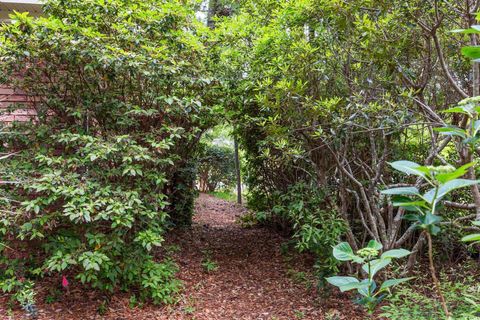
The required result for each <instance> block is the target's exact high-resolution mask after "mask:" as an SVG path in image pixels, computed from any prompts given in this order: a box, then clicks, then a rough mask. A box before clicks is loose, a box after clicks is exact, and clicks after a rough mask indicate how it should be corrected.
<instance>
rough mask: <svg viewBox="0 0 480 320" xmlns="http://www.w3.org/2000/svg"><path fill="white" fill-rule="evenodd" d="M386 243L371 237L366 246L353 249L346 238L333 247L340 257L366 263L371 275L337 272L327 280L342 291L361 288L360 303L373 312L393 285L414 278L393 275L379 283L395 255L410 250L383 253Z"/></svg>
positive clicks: (408, 252) (334, 253)
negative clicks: (364, 276) (347, 274)
mask: <svg viewBox="0 0 480 320" xmlns="http://www.w3.org/2000/svg"><path fill="white" fill-rule="evenodd" d="M382 248H383V246H382V245H381V244H380V243H378V242H377V241H375V240H370V242H369V243H368V245H367V246H366V247H365V248H362V249H360V250H358V251H357V252H353V250H352V248H351V247H350V245H349V244H348V243H347V242H342V243H340V244H338V245H336V246H335V247H334V248H333V256H334V257H335V258H336V259H337V260H339V261H352V262H354V263H357V264H361V265H362V270H363V272H364V273H365V274H366V275H367V277H366V278H365V279H357V278H355V277H346V276H334V277H329V278H326V280H327V281H328V282H329V283H330V284H332V285H334V286H336V287H338V288H339V289H340V291H342V292H344V291H350V290H357V292H358V294H359V295H360V296H361V297H360V299H358V303H360V304H362V305H364V306H365V307H366V308H367V310H368V311H369V312H370V313H372V312H373V311H374V310H375V308H376V306H377V305H378V303H380V302H381V301H382V300H383V299H384V298H385V297H386V295H388V294H390V290H391V288H392V287H394V286H397V285H399V284H401V283H403V282H406V281H408V280H410V279H412V278H401V279H389V280H386V281H384V282H383V283H381V284H380V283H377V282H376V280H375V276H376V275H377V274H378V272H379V271H381V270H382V269H383V268H385V267H386V266H388V265H389V264H390V263H391V262H392V260H393V259H396V258H403V257H405V256H407V255H409V254H410V251H408V250H405V249H392V250H388V251H385V252H383V253H381V250H382Z"/></svg>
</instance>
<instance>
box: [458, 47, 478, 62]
mask: <svg viewBox="0 0 480 320" xmlns="http://www.w3.org/2000/svg"><path fill="white" fill-rule="evenodd" d="M462 54H463V55H464V56H465V57H467V58H470V59H479V58H480V46H466V47H463V48H462Z"/></svg>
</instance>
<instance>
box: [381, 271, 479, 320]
mask: <svg viewBox="0 0 480 320" xmlns="http://www.w3.org/2000/svg"><path fill="white" fill-rule="evenodd" d="M431 290H432V288H428V287H426V286H425V284H422V285H415V286H413V285H412V286H408V287H402V288H399V289H398V290H396V292H395V293H394V294H393V295H392V296H391V297H390V298H389V301H388V304H386V305H385V306H382V307H381V310H382V311H383V312H382V313H381V316H383V317H386V318H388V319H391V320H401V319H412V320H424V319H431V320H434V319H435V320H437V319H447V317H446V316H445V314H444V313H443V311H442V306H441V305H440V303H439V302H438V300H437V299H435V297H432V296H431V295H430V294H429V293H428V292H429V291H431ZM424 291H427V292H424ZM442 291H443V292H444V294H445V299H446V300H447V303H448V305H449V309H450V310H451V312H452V317H453V319H460V320H474V319H480V308H479V305H480V287H479V286H478V281H477V282H476V281H475V280H474V279H473V278H469V277H465V278H464V279H462V280H457V281H448V280H447V279H442Z"/></svg>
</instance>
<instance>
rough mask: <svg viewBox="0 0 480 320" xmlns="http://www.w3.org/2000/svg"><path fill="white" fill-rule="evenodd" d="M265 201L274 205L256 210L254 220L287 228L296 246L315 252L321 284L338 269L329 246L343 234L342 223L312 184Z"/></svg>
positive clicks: (291, 188) (297, 187) (301, 184)
mask: <svg viewBox="0 0 480 320" xmlns="http://www.w3.org/2000/svg"><path fill="white" fill-rule="evenodd" d="M265 203H271V204H273V205H271V209H270V210H268V211H261V212H258V213H257V214H256V215H255V219H256V220H257V221H258V222H263V223H272V222H273V223H275V224H278V225H279V227H280V228H282V229H283V230H284V231H289V233H290V234H291V236H292V239H293V240H294V241H295V243H296V245H295V247H296V249H298V250H299V251H300V252H303V251H308V252H312V253H314V254H315V256H316V258H317V259H316V260H317V261H316V264H315V268H316V271H317V274H318V277H319V280H320V281H321V284H322V283H323V279H324V277H325V276H328V275H331V274H333V273H335V272H337V271H338V268H337V265H338V262H337V261H336V260H335V258H334V257H333V255H332V252H331V249H330V248H331V247H333V246H334V245H335V244H337V242H338V239H339V238H340V237H341V236H342V235H343V234H344V232H345V222H344V221H343V220H342V218H341V217H339V215H338V213H337V212H335V211H333V210H331V209H329V208H328V207H327V205H326V203H325V199H324V195H323V193H322V191H320V190H319V189H318V188H317V187H316V186H314V185H307V184H305V183H298V184H296V185H293V186H290V187H289V188H288V191H287V192H285V193H280V192H277V193H276V194H274V195H273V196H272V197H270V198H269V199H268V201H266V202H265ZM249 205H250V202H249Z"/></svg>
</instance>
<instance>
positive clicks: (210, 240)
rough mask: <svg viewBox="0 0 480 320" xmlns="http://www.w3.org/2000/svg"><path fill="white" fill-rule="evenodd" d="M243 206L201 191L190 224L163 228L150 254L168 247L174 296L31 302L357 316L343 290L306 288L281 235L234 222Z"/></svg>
mask: <svg viewBox="0 0 480 320" xmlns="http://www.w3.org/2000/svg"><path fill="white" fill-rule="evenodd" d="M244 213H245V210H244V209H243V208H242V207H240V206H237V205H236V204H234V203H231V202H227V201H224V200H221V199H218V198H214V197H212V196H209V195H201V196H200V197H199V199H198V200H197V204H196V214H195V216H194V224H193V226H192V228H191V229H188V230H184V231H181V232H180V231H179V232H175V233H172V234H169V236H168V239H167V241H166V243H165V245H164V246H163V248H164V249H162V250H163V252H162V251H160V252H159V253H158V255H159V257H161V256H163V255H165V254H166V253H165V252H166V251H170V252H171V251H175V252H174V253H170V255H172V257H173V258H174V260H175V261H176V262H177V263H178V265H179V267H180V271H179V274H178V276H179V278H180V279H182V280H183V282H184V286H185V288H184V291H183V292H182V296H181V298H180V301H179V303H178V304H176V305H173V306H167V307H162V306H154V305H145V306H143V307H133V308H132V307H131V306H129V295H128V294H115V295H114V296H113V298H112V300H111V301H110V303H109V305H108V307H107V308H106V313H105V315H103V316H99V315H98V313H97V312H96V311H97V308H98V305H99V304H100V303H101V301H102V297H101V296H99V295H98V294H96V293H89V294H88V295H85V294H84V293H83V294H82V293H80V292H79V293H77V294H75V293H72V294H71V296H70V297H65V299H63V300H62V301H58V302H55V303H52V304H45V303H39V308H40V314H41V316H40V319H116V320H121V319H122V320H123V319H161V320H167V319H179V320H181V319H192V320H193V319H195V320H216V319H226V320H230V319H235V320H236V319H238V320H240V319H252V320H253V319H255V320H267V319H268V320H280V319H282V320H283V319H285V320H287V319H288V320H290V319H292V320H294V319H312V320H313V319H315V320H319V319H358V314H359V313H358V310H359V309H358V307H356V306H355V305H353V304H352V303H351V302H350V300H348V299H347V298H346V297H345V296H343V295H342V296H338V297H337V296H335V297H328V299H326V298H319V297H318V296H317V294H316V293H315V289H314V288H308V287H309V286H311V285H312V284H313V283H314V282H313V281H311V279H310V276H309V274H308V270H311V261H310V260H309V259H308V257H304V256H296V257H293V258H292V257H290V259H288V257H287V256H285V255H282V253H281V250H280V248H281V245H282V243H284V242H285V241H286V239H284V238H282V237H281V236H279V235H278V234H276V233H274V232H272V231H271V230H268V229H264V228H251V229H246V228H242V227H241V226H240V225H239V224H238V223H237V222H236V220H237V219H238V217H239V216H240V215H242V214H244ZM207 258H208V259H209V260H210V261H211V262H214V265H216V266H217V267H218V268H217V270H215V271H211V272H206V270H205V267H204V266H202V262H204V261H205V259H207ZM313 287H314V286H313ZM39 296H42V294H40V295H39ZM1 309H2V308H1V307H0V319H21V318H19V317H7V316H6V315H5V318H2V317H1ZM4 310H5V309H4ZM15 314H16V315H19V314H21V313H19V312H15ZM356 314H357V315H356Z"/></svg>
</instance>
